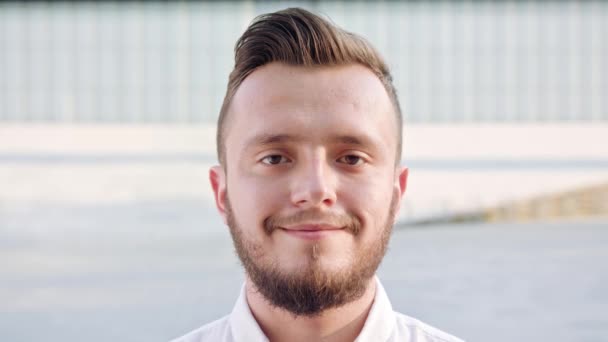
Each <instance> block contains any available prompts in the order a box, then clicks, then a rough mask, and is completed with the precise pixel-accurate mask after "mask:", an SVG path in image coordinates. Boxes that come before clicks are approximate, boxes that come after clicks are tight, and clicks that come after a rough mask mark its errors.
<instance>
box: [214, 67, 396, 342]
mask: <svg viewBox="0 0 608 342" xmlns="http://www.w3.org/2000/svg"><path fill="white" fill-rule="evenodd" d="M396 122H397V120H396V118H395V115H394V112H393V107H392V104H391V101H390V99H389V97H388V95H387V93H386V90H385V88H384V87H383V85H382V83H381V82H380V80H379V79H378V78H377V77H376V76H375V75H374V74H373V73H372V72H371V71H370V70H368V69H367V68H365V67H363V66H360V65H346V66H331V67H328V66H323V67H301V66H287V65H284V64H281V63H271V64H268V65H265V66H263V67H261V68H259V69H257V70H256V71H254V72H253V73H252V74H251V75H249V77H247V79H245V81H244V82H243V83H242V84H241V86H240V87H239V89H238V90H237V92H236V94H235V96H234V98H233V102H232V104H231V107H230V112H229V117H228V120H227V122H226V124H227V130H226V136H225V137H224V139H225V142H226V165H222V166H219V165H218V166H214V167H212V168H211V170H210V180H211V185H212V188H213V191H214V193H215V200H216V205H217V208H218V211H219V212H220V214H221V215H222V217H223V218H224V222H225V223H226V224H227V225H228V226H229V227H230V229H231V234H232V237H233V239H234V241H235V247H236V249H237V253H238V254H239V257H240V259H241V261H242V262H243V265H244V266H245V269H246V271H247V274H248V275H247V287H246V288H247V300H248V303H249V306H250V308H251V310H252V312H253V314H254V316H255V318H256V320H257V321H258V323H259V324H260V326H261V327H262V330H263V331H264V333H265V334H266V335H267V336H268V337H269V338H270V339H271V341H283V340H289V341H299V340H302V341H305V340H326V341H334V340H335V341H348V340H351V341H352V340H353V339H354V338H355V337H356V336H357V335H358V333H359V332H360V330H361V328H362V326H363V323H364V322H365V318H366V317H367V313H368V312H369V309H370V307H371V305H372V302H373V297H374V294H375V286H374V282H373V274H374V272H375V270H376V268H377V267H378V265H379V263H380V261H381V260H382V257H383V256H384V253H385V251H386V245H387V242H388V238H389V236H390V231H391V228H392V225H393V223H394V219H395V215H396V213H397V211H398V208H399V206H400V202H401V198H402V196H403V194H404V192H405V190H406V184H407V175H408V170H407V168H404V167H401V166H397V167H395V155H396V149H397V138H396V136H397V129H396ZM327 228H337V229H335V230H319V229H327ZM303 229H306V230H310V229H313V230H316V231H317V232H318V233H319V234H316V233H312V234H310V231H309V232H304V233H302V230H303ZM260 274H262V275H260ZM275 279H276V280H277V281H276V282H275V283H273V280H275ZM267 283H273V285H271V286H267ZM285 284H288V285H289V286H287V285H285ZM298 286H300V287H298ZM301 286H304V287H301ZM266 287H269V288H266ZM294 289H295V290H294ZM302 289H305V290H309V291H311V292H310V293H320V292H319V290H320V289H323V290H324V291H326V292H323V294H322V295H319V296H318V299H317V300H313V301H311V302H310V303H308V302H307V303H306V305H296V304H298V303H299V302H300V301H301V299H302V298H298V297H297V296H296V297H294V296H295V294H297V293H301V292H302V291H301V290H302ZM290 291H292V292H293V294H294V296H291V295H290V294H289V293H290ZM277 293H279V294H282V295H283V297H284V298H283V297H281V296H279V297H277V298H275V297H274V296H275V294H277ZM285 293H287V295H285ZM304 293H306V292H304ZM310 297H311V296H305V298H310ZM294 298H295V299H294ZM286 327H289V329H286Z"/></svg>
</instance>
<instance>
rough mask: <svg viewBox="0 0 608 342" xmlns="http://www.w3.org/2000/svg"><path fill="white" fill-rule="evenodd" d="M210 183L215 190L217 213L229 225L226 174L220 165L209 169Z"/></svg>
mask: <svg viewBox="0 0 608 342" xmlns="http://www.w3.org/2000/svg"><path fill="white" fill-rule="evenodd" d="M209 181H210V182H211V188H213V195H214V196H213V197H214V199H215V205H216V207H217V211H218V212H219V213H220V215H222V219H223V220H224V224H228V221H227V220H226V173H225V172H224V168H222V166H220V165H216V166H213V167H211V168H210V169H209Z"/></svg>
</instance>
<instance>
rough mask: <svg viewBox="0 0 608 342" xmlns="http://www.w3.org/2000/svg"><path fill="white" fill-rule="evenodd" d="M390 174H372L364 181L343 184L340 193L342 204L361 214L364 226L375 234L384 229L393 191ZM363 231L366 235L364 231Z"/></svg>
mask: <svg viewBox="0 0 608 342" xmlns="http://www.w3.org/2000/svg"><path fill="white" fill-rule="evenodd" d="M390 176H392V175H390ZM390 176H387V175H382V176H374V177H369V178H368V179H366V181H361V180H358V181H352V182H351V183H352V184H345V187H344V190H343V194H342V199H343V201H344V205H345V207H347V208H351V210H354V213H356V214H357V215H360V216H361V219H362V220H363V225H364V228H367V229H366V231H367V232H369V233H372V234H375V233H376V232H377V231H380V230H382V229H384V224H385V223H386V218H387V215H388V212H389V209H390V205H391V199H392V197H393V192H394V189H393V183H392V182H391V181H390V180H391V179H390V178H389V177H390ZM363 233H364V235H366V234H365V233H366V232H363Z"/></svg>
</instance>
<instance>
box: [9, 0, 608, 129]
mask: <svg viewBox="0 0 608 342" xmlns="http://www.w3.org/2000/svg"><path fill="white" fill-rule="evenodd" d="M294 5H299V6H303V7H306V8H309V9H313V10H316V11H319V12H321V13H324V14H327V15H328V16H330V17H331V18H332V20H333V21H334V22H336V23H337V24H339V25H341V26H342V27H345V28H346V29H348V30H350V31H354V32H357V33H360V34H362V35H364V36H366V37H367V38H368V39H369V40H370V41H371V42H372V43H374V44H375V45H376V46H377V47H378V48H379V50H380V51H381V52H382V53H383V54H384V55H385V56H386V59H387V60H388V62H389V64H390V65H391V66H392V68H393V72H394V77H395V81H396V84H397V87H398V91H399V93H400V97H401V101H402V105H403V108H404V112H405V117H406V121H409V122H462V121H490V122H502V121H506V122H511V121H516V122H517V121H571V120H578V121H580V120H584V121H590V120H602V121H605V120H608V100H606V97H608V2H602V1H588V2H578V1H556V2H548V1H539V2H526V1H504V2H490V1H488V2H476V1H475V2H473V1H454V2H448V1H441V2H434V1H433V2H430V1H419V2H408V3H401V2H382V1H380V2H371V1H370V2H367V1H364V2H362V1H359V2H350V1H349V2H342V1H332V2H319V1H310V2H306V1H300V2H289V3H277V2H272V3H255V2H250V1H242V2H235V1H232V2H171V3H168V2H158V3H153V2H128V3H120V2H77V3H69V2H62V3H44V2H35V3H29V2H26V3H0V121H51V122H52V121H58V122H212V121H214V120H215V118H216V117H217V114H218V111H219V107H220V105H221V101H222V98H223V95H224V92H225V87H226V81H227V77H228V73H229V72H230V70H231V67H232V63H233V56H232V52H233V50H232V49H233V46H234V43H235V41H236V39H237V38H238V36H239V35H240V33H241V32H242V30H243V29H244V28H245V27H246V25H247V24H248V23H249V21H250V20H251V19H252V18H253V17H254V16H255V15H256V14H259V13H263V12H267V11H273V10H276V9H279V8H284V7H287V6H294Z"/></svg>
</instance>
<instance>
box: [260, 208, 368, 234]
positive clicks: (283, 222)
mask: <svg viewBox="0 0 608 342" xmlns="http://www.w3.org/2000/svg"><path fill="white" fill-rule="evenodd" d="M311 221H312V222H323V223H325V224H329V225H332V226H336V227H344V229H345V230H346V231H347V232H350V233H351V234H353V235H357V234H359V232H360V231H361V220H359V218H358V217H357V216H355V215H352V214H348V213H335V212H322V211H319V210H304V211H299V212H297V213H295V214H293V215H289V216H270V217H268V218H266V219H265V220H264V231H265V232H266V233H267V234H271V233H272V232H274V231H275V230H277V229H279V228H281V227H283V226H290V225H298V224H301V223H306V222H311Z"/></svg>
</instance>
